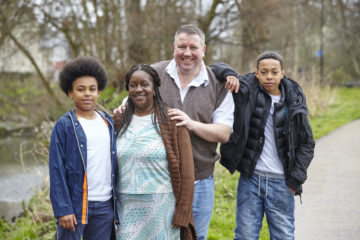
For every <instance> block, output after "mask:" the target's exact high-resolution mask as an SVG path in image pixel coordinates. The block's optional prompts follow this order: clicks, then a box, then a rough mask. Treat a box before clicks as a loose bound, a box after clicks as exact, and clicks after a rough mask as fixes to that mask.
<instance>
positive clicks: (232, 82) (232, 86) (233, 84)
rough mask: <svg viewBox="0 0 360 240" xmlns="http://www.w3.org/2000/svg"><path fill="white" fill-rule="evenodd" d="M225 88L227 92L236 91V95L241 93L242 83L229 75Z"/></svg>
mask: <svg viewBox="0 0 360 240" xmlns="http://www.w3.org/2000/svg"><path fill="white" fill-rule="evenodd" d="M225 88H226V90H227V91H229V92H230V93H232V92H233V91H235V92H236V93H237V92H238V91H239V88H240V81H239V79H237V78H236V77H235V76H232V75H229V76H227V77H226V83H225Z"/></svg>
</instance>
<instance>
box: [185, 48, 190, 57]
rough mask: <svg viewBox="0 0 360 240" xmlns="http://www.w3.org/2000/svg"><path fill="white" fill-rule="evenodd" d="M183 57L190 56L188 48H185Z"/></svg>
mask: <svg viewBox="0 0 360 240" xmlns="http://www.w3.org/2000/svg"><path fill="white" fill-rule="evenodd" d="M184 55H191V50H190V48H189V47H187V48H185V50H184Z"/></svg>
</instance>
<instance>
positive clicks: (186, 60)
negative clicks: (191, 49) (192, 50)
mask: <svg viewBox="0 0 360 240" xmlns="http://www.w3.org/2000/svg"><path fill="white" fill-rule="evenodd" d="M182 60H183V62H186V63H190V62H192V58H183V59H182Z"/></svg>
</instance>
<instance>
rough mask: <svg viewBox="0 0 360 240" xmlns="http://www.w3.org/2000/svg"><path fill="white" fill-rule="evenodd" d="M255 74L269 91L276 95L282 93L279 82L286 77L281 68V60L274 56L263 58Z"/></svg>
mask: <svg viewBox="0 0 360 240" xmlns="http://www.w3.org/2000/svg"><path fill="white" fill-rule="evenodd" d="M255 74H256V77H257V78H258V79H259V83H260V85H262V86H263V87H264V89H265V90H266V92H267V93H269V94H270V95H275V96H276V95H281V91H280V89H279V84H280V80H281V79H282V78H283V77H284V70H283V69H281V65H280V62H279V60H275V59H272V58H269V59H263V60H261V61H260V62H259V67H258V69H257V70H256V72H255Z"/></svg>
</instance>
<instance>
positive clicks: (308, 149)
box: [287, 116, 315, 193]
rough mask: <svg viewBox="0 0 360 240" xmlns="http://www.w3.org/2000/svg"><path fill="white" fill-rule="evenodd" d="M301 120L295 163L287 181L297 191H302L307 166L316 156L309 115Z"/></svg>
mask: <svg viewBox="0 0 360 240" xmlns="http://www.w3.org/2000/svg"><path fill="white" fill-rule="evenodd" d="M299 121H301V124H300V128H299V132H298V136H297V138H298V144H297V146H294V147H295V149H294V151H295V163H294V164H295V165H294V167H293V169H292V171H291V173H290V178H289V179H288V181H287V182H288V185H289V186H290V187H291V188H292V189H294V190H295V191H296V192H297V193H299V192H300V187H301V185H302V184H303V183H304V182H305V180H306V178H307V168H308V167H309V165H310V163H311V161H312V159H313V157H314V149H315V141H314V138H313V133H312V130H311V126H310V124H309V120H308V118H307V116H304V117H302V118H301V119H300V120H299Z"/></svg>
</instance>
